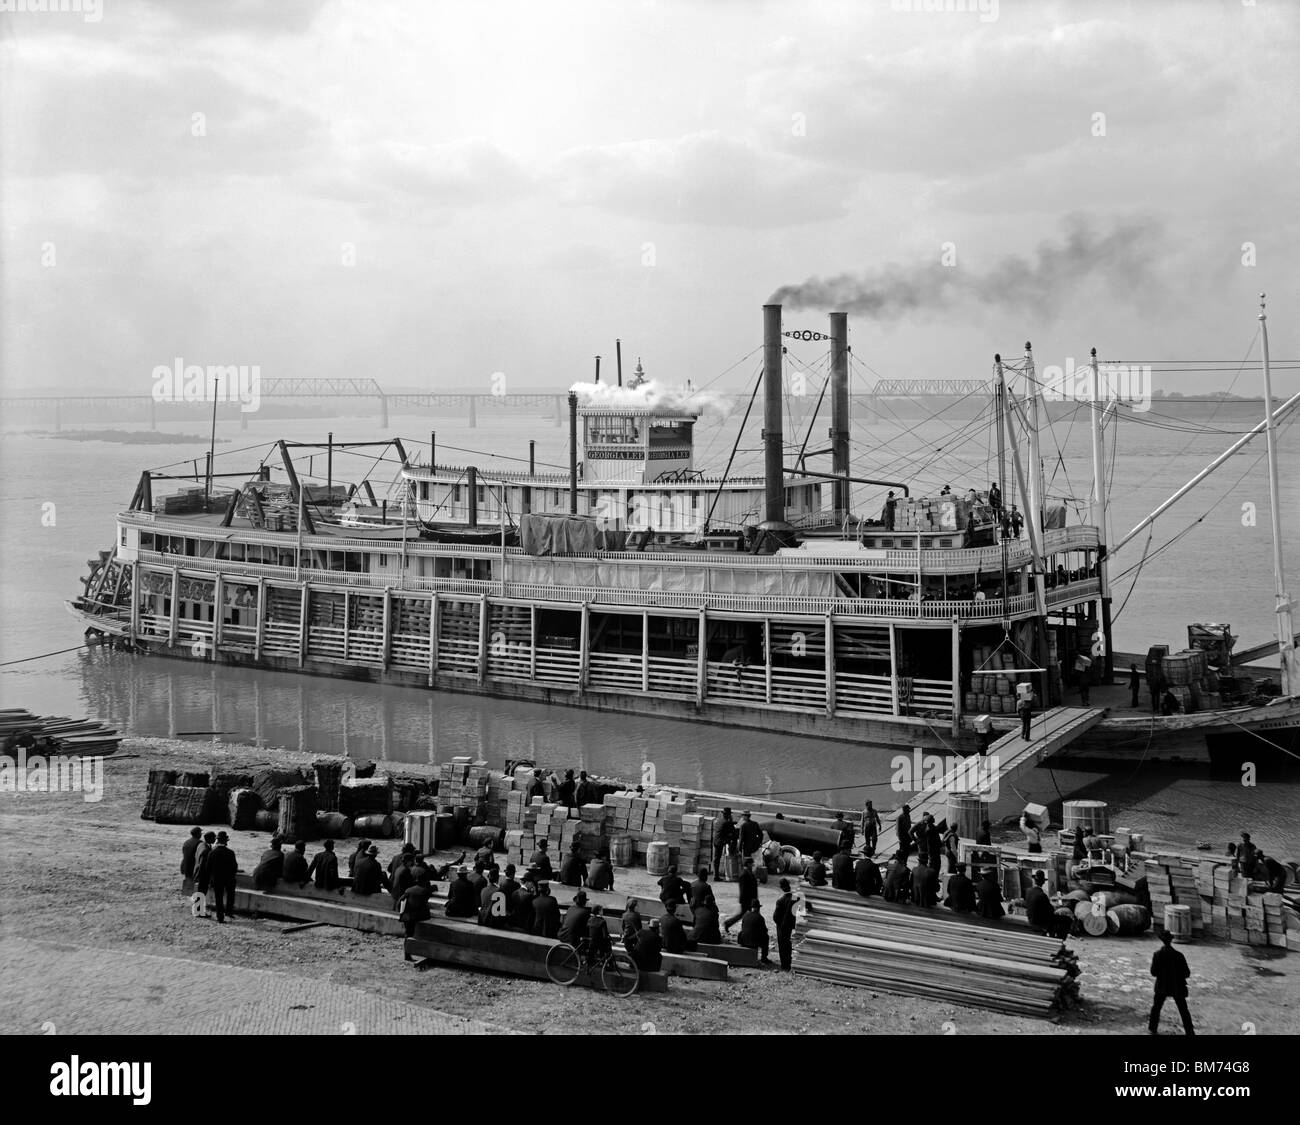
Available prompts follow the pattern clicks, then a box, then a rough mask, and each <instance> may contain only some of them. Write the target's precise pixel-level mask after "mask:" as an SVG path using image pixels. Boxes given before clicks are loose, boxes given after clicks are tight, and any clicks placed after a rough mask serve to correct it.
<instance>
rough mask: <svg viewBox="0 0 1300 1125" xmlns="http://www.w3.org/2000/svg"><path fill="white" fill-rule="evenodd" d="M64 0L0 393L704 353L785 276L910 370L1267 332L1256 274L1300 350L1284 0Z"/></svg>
mask: <svg viewBox="0 0 1300 1125" xmlns="http://www.w3.org/2000/svg"><path fill="white" fill-rule="evenodd" d="M55 3H56V6H57V0H55ZM63 3H64V6H72V7H80V8H84V9H89V10H86V11H83V12H81V13H77V12H63V13H59V12H53V13H51V12H37V11H21V10H20V11H9V12H5V13H4V14H0V50H3V55H4V57H3V68H2V69H0V177H2V179H0V223H2V226H0V251H2V253H3V257H2V259H0V270H2V271H3V278H2V280H3V296H2V300H3V305H2V315H0V385H2V387H3V390H4V392H5V393H8V394H14V393H33V392H36V391H41V390H47V389H56V388H57V389H73V388H77V389H81V388H88V387H91V386H96V385H97V386H101V387H104V388H108V389H113V390H120V391H123V392H129V393H147V392H148V390H149V389H150V387H151V385H152V384H151V372H152V369H153V368H154V366H155V365H157V364H159V363H170V362H171V361H172V359H173V358H174V357H176V356H181V357H183V358H184V359H185V361H186V362H187V363H200V364H209V363H220V364H229V363H247V364H258V365H260V367H261V369H262V372H263V374H264V375H266V374H274V375H286V376H294V375H301V376H306V375H330V376H338V375H357V374H360V375H372V376H374V377H375V378H377V379H379V380H380V382H381V383H384V384H387V385H392V386H399V385H401V386H424V387H427V388H429V389H458V388H470V389H478V390H487V389H489V381H490V379H491V378H492V375H493V373H494V372H505V373H506V375H507V378H508V380H509V386H510V387H514V388H538V389H548V390H554V389H562V388H564V387H567V386H568V384H569V383H571V382H573V381H574V380H575V379H580V378H586V377H588V376H589V373H590V370H591V366H592V356H593V355H594V354H595V353H597V352H600V353H603V354H605V355H606V356H612V353H613V342H614V338H615V336H621V337H622V338H623V341H624V351H625V358H626V359H628V361H629V363H630V362H631V361H633V359H634V357H635V356H637V355H641V356H643V357H644V361H645V364H646V367H647V369H648V370H649V371H650V372H651V374H652V375H655V376H657V377H660V378H663V379H666V380H669V381H671V380H676V379H682V378H687V377H689V378H691V379H692V380H694V381H695V383H696V384H697V385H698V384H702V383H707V382H709V381H710V380H713V379H716V378H717V377H718V376H719V375H720V374H721V373H723V372H724V371H726V370H727V369H728V368H729V367H730V366H731V365H732V364H733V363H735V362H736V361H737V360H739V359H740V358H741V357H743V356H745V355H746V354H747V353H750V352H751V351H752V350H753V349H754V348H756V347H757V346H758V345H759V343H760V336H761V313H760V306H761V304H762V303H763V302H764V301H765V300H766V299H767V298H768V297H769V296H770V295H772V294H773V292H774V291H776V290H778V289H781V288H782V287H787V286H794V287H795V288H794V289H793V290H791V292H792V293H803V294H805V295H810V296H809V299H810V300H811V301H812V304H811V305H810V307H807V308H802V309H795V308H788V311H787V314H786V324H787V327H790V328H814V329H824V327H825V311H827V310H826V309H824V308H821V307H817V305H816V302H817V301H818V300H838V299H840V294H841V293H842V292H856V293H859V294H861V293H862V292H863V291H864V290H865V291H870V292H872V293H875V294H876V295H877V296H880V295H881V294H883V301H877V302H875V303H874V304H873V303H872V302H870V301H866V302H864V304H863V305H862V312H861V313H860V314H855V315H854V317H853V319H852V321H851V334H852V341H853V345H854V351H855V354H856V355H857V357H858V358H859V360H861V361H862V362H863V363H864V364H867V365H869V366H870V368H871V369H872V370H874V371H876V372H878V373H879V374H880V375H882V376H886V377H904V376H909V377H921V376H936V377H938V376H947V377H983V376H984V375H985V374H986V373H987V370H988V366H989V360H990V357H991V355H992V353H993V352H994V351H998V350H1001V351H1003V352H1013V353H1014V352H1017V351H1018V350H1019V349H1020V346H1021V345H1022V343H1023V341H1024V340H1025V339H1026V338H1031V339H1033V340H1034V343H1035V351H1036V353H1037V354H1038V356H1039V357H1040V364H1044V363H1050V362H1063V361H1064V357H1067V356H1072V357H1076V358H1077V357H1082V356H1083V355H1085V354H1086V351H1087V348H1088V347H1089V346H1094V345H1095V346H1096V347H1098V348H1099V349H1100V351H1101V353H1102V355H1103V356H1109V357H1112V358H1130V359H1136V358H1141V359H1151V358H1155V359H1166V358H1177V359H1184V358H1197V357H1199V358H1209V359H1228V358H1231V359H1239V358H1240V357H1241V356H1242V354H1243V353H1244V352H1245V350H1246V349H1247V348H1248V347H1249V345H1250V343H1251V339H1252V336H1253V334H1254V331H1255V324H1254V316H1255V312H1256V307H1255V306H1256V296H1255V295H1256V294H1257V293H1258V292H1259V291H1260V290H1261V289H1264V290H1268V292H1269V297H1270V309H1271V311H1272V317H1271V321H1270V323H1271V329H1272V350H1273V354H1274V356H1276V357H1286V356H1297V355H1300V339H1297V338H1296V336H1297V330H1296V325H1297V324H1300V271H1297V269H1296V262H1297V260H1300V218H1298V215H1300V212H1298V210H1297V208H1296V206H1295V200H1296V182H1295V181H1296V171H1297V169H1296V159H1295V154H1296V152H1297V151H1300V146H1298V145H1297V140H1298V138H1297V131H1298V126H1297V122H1298V121H1300V105H1298V104H1297V102H1298V100H1300V99H1298V98H1297V88H1298V86H1300V79H1298V78H1297V70H1296V59H1297V58H1300V4H1296V3H1293V2H1289V0H1258V3H1249V2H1247V3H1242V2H1241V0H1186V2H1183V0H1147V2H1144V3H1136V2H1135V3H1131V4H1128V3H1114V4H1109V3H1102V2H1089V0H1070V2H1064V3H1044V2H1034V3H1029V2H1028V0H1001V3H1000V4H998V5H997V6H996V18H990V17H992V16H993V14H994V13H993V11H990V10H989V9H990V8H991V7H992V5H991V4H990V3H988V0H985V3H984V4H983V5H982V6H983V7H984V9H985V11H984V13H983V14H981V12H980V11H978V10H972V11H955V12H925V11H915V12H913V11H907V10H902V11H900V10H897V9H900V8H902V9H906V8H908V7H909V5H908V4H907V3H906V2H905V0H892V2H891V0H853V2H847V3H836V2H818V0H805V2H799V3H793V2H784V3H764V2H761V0H690V2H680V3H674V2H668V0H617V2H611V0H603V2H591V3H563V2H560V0H546V2H545V3H539V2H536V0H524V2H519V3H510V2H494V3H491V4H485V3H464V2H459V3H441V2H435V0H410V2H405V3H403V2H399V0H393V2H386V0H326V2H321V3H313V2H308V0H302V2H295V0H278V2H264V0H223V2H221V3H207V2H200V0H166V2H161V0H160V2H156V3H153V2H149V0H100V4H101V5H102V6H101V7H100V8H99V9H98V10H96V9H95V8H94V7H92V0H63ZM24 6H31V7H37V6H40V5H39V4H38V3H37V0H0V8H2V9H13V8H19V9H21V8H23V7H24ZM915 6H916V7H917V8H922V7H924V6H926V5H925V3H924V0H915ZM931 6H933V5H931ZM948 6H949V7H957V8H966V7H969V8H972V9H977V8H978V7H980V5H977V4H975V3H973V2H972V3H955V4H954V3H950V4H949V5H948ZM96 16H98V18H95V17H96ZM1244 243H1251V244H1253V247H1254V261H1255V264H1254V265H1253V266H1252V265H1245V264H1243V255H1244V254H1245V255H1247V256H1248V255H1249V253H1250V251H1249V250H1248V249H1247V250H1246V251H1243V244H1244ZM1080 247H1082V250H1081V252H1080V253H1078V254H1077V255H1075V254H1074V253H1073V251H1074V250H1079V249H1080ZM1071 248H1073V250H1072V249H1071ZM945 251H946V253H947V259H946V262H947V264H944V261H945V259H944V258H943V255H944V254H945ZM941 271H946V272H941ZM958 275H960V276H958ZM812 279H832V280H834V279H841V282H842V284H843V285H845V286H847V289H839V288H831V289H830V290H827V289H825V288H824V287H819V286H818V285H814V286H811V287H810V286H806V285H805V283H806V282H809V281H810V280H812ZM837 284H839V283H837ZM855 286H856V288H855ZM899 293H904V294H907V295H908V298H907V299H906V300H898V299H893V298H894V297H896V295H897V294H899ZM819 294H820V295H819ZM813 357H814V356H813V355H810V357H809V358H813ZM752 367H753V364H752V363H751V362H748V361H747V362H746V363H745V364H742V365H741V366H739V367H737V368H736V369H735V370H733V371H731V373H730V374H728V375H725V376H723V377H722V379H721V380H720V381H719V382H718V383H717V384H715V385H716V386H718V387H724V386H726V387H736V388H739V387H740V385H741V384H742V383H743V382H744V381H745V380H746V379H747V378H748V372H749V371H750V370H752ZM1296 376H1297V373H1294V372H1292V373H1284V374H1281V375H1280V377H1279V379H1278V383H1279V389H1286V388H1288V387H1292V388H1295V389H1300V379H1298V378H1297V377H1296ZM1214 385H1216V384H1215V383H1214V382H1213V381H1203V382H1200V383H1196V382H1189V383H1186V384H1184V385H1182V386H1181V387H1178V388H1175V387H1170V388H1169V389H1182V390H1207V389H1212V388H1213V386H1214ZM1239 389H1244V388H1239Z"/></svg>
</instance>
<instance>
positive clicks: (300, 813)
mask: <svg viewBox="0 0 1300 1125" xmlns="http://www.w3.org/2000/svg"><path fill="white" fill-rule="evenodd" d="M280 835H281V836H283V837H284V839H285V842H286V843H289V844H292V843H293V842H294V841H296V840H314V839H316V835H317V833H316V786H314V785H288V786H286V787H285V788H283V789H281V790H280Z"/></svg>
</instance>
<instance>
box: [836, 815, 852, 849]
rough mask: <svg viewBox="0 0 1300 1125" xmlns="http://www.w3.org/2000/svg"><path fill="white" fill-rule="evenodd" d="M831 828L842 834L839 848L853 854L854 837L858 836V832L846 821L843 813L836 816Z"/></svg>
mask: <svg viewBox="0 0 1300 1125" xmlns="http://www.w3.org/2000/svg"><path fill="white" fill-rule="evenodd" d="M831 827H832V828H834V829H835V831H836V832H838V833H839V834H840V840H839V846H840V847H841V848H843V849H844V850H845V851H846V852H851V851H852V850H853V837H854V836H856V835H857V830H856V829H855V828H854V827H853V825H851V824H850V823H849V822H848V821H847V820H845V819H844V814H843V813H842V812H837V813H836V814H835V823H834V824H832V825H831Z"/></svg>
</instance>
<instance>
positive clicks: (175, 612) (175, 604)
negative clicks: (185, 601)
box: [167, 567, 181, 645]
mask: <svg viewBox="0 0 1300 1125" xmlns="http://www.w3.org/2000/svg"><path fill="white" fill-rule="evenodd" d="M180 615H181V572H180V570H179V569H178V568H177V567H172V620H171V626H170V629H169V631H168V633H167V643H168V644H169V645H174V644H175V643H176V634H177V632H178V630H179V623H180Z"/></svg>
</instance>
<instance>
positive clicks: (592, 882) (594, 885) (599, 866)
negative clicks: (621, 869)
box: [587, 850, 614, 891]
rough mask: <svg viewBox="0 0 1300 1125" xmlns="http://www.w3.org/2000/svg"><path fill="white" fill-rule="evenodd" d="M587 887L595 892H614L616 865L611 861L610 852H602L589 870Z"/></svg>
mask: <svg viewBox="0 0 1300 1125" xmlns="http://www.w3.org/2000/svg"><path fill="white" fill-rule="evenodd" d="M587 886H588V887H590V888H591V889H592V890H593V891H612V890H613V889H614V865H613V864H612V863H610V861H609V852H608V851H604V850H602V851H601V853H600V855H598V856H597V857H596V858H595V859H594V860H592V862H591V866H590V867H589V868H588V869H587Z"/></svg>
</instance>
